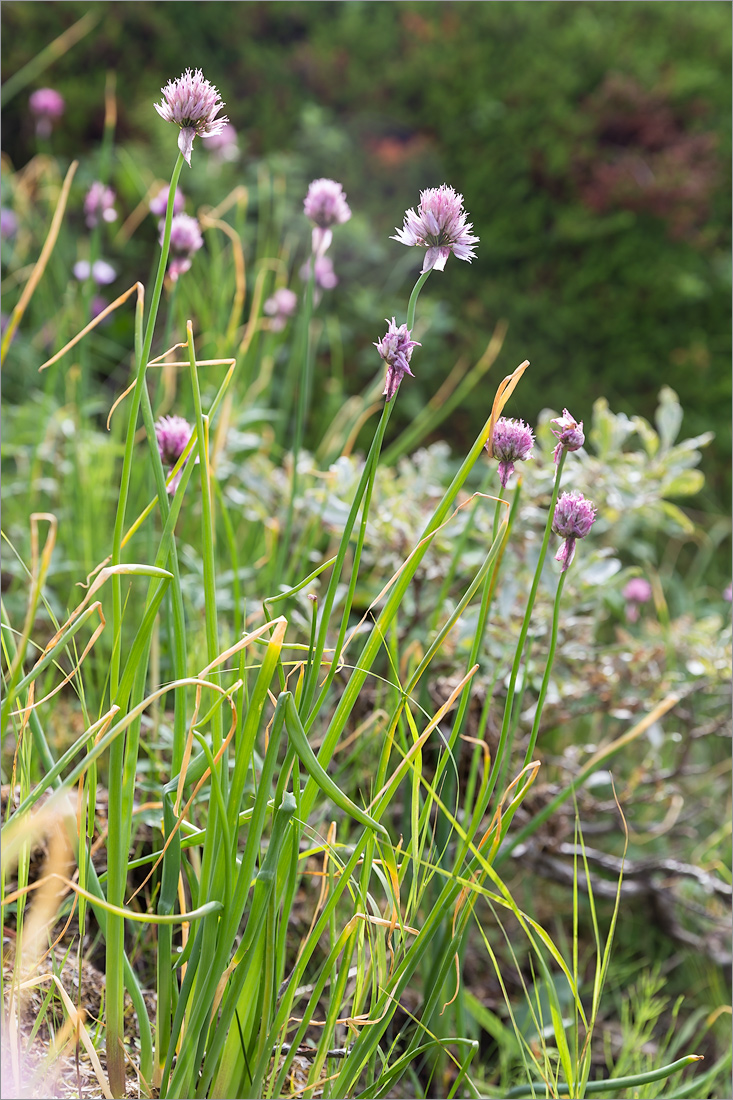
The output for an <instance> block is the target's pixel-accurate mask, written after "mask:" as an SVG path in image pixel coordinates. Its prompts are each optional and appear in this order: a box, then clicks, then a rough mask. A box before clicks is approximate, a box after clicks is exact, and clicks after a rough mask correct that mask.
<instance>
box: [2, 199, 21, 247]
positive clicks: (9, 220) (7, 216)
mask: <svg viewBox="0 0 733 1100" xmlns="http://www.w3.org/2000/svg"><path fill="white" fill-rule="evenodd" d="M17 232H18V219H17V217H16V216H15V213H14V212H13V211H12V210H11V209H10V207H9V206H3V207H0V237H2V239H3V240H4V241H5V240H8V239H9V238H10V237H14V236H15V234H16V233H17Z"/></svg>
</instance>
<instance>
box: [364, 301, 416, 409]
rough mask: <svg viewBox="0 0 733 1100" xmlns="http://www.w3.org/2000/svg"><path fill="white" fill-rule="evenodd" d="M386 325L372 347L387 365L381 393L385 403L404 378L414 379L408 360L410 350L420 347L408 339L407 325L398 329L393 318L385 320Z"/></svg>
mask: <svg viewBox="0 0 733 1100" xmlns="http://www.w3.org/2000/svg"><path fill="white" fill-rule="evenodd" d="M387 324H388V326H389V327H388V329H387V331H386V332H385V334H384V336H383V337H382V339H381V340H380V341H379V343H378V344H375V345H374V346H375V348H376V349H377V351H378V352H379V354H380V355H381V357H382V359H384V361H385V363H386V364H387V382H386V385H385V387H384V390H383V391H382V392H383V396H384V397H386V398H387V401H391V400H392V398H393V397H394V395H395V394H396V393H397V390H398V389H399V385H400V382H401V381H402V379H403V378H404V376H405V375H406V374H409V376H410V378H414V377H415V375H414V374H413V373H412V371H411V370H410V359H411V358H412V349H413V348H419V347H420V346H421V345H420V343H419V341H417V340H411V339H410V333H409V331H408V329H407V325H400V326H399V328H398V327H397V324H396V322H395V319H394V317H393V318H392V320H391V321H390V320H389V318H387Z"/></svg>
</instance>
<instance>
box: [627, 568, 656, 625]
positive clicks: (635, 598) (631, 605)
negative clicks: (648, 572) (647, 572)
mask: <svg viewBox="0 0 733 1100" xmlns="http://www.w3.org/2000/svg"><path fill="white" fill-rule="evenodd" d="M621 595H622V596H623V598H624V599H625V600H626V618H627V619H628V620H629V622H630V623H635V622H636V620H637V619H638V618H639V604H642V603H648V602H649V600H650V599H651V598H652V586H651V585H650V584H649V581H647V580H645V579H644V578H643V577H632V579H631V580H630V581H629V582H628V584H626V585H624V588H623V589H622V591H621Z"/></svg>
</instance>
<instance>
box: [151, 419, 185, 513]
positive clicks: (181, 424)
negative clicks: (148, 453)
mask: <svg viewBox="0 0 733 1100" xmlns="http://www.w3.org/2000/svg"><path fill="white" fill-rule="evenodd" d="M192 431H193V428H192V427H191V425H190V424H189V422H188V421H187V420H186V419H184V417H182V416H161V417H160V418H159V419H158V420H156V422H155V438H156V440H157V442H158V451H159V452H160V460H161V462H162V463H163V465H164V466H167V467H168V469H169V472H170V470H172V469H173V467H174V466H175V464H176V462H178V459H179V458H180V457H181V455H182V454H183V452H184V450H185V449H186V445H187V443H188V441H189V439H190V438H191V432H192ZM187 461H188V460H187ZM182 473H183V468H181V469H180V470H179V471H178V474H177V476H176V477H175V478H174V479H173V481H172V482H171V484H170V485H169V486H168V492H169V493H171V494H172V493H175V491H176V488H177V487H178V482H179V481H180V480H181V474H182Z"/></svg>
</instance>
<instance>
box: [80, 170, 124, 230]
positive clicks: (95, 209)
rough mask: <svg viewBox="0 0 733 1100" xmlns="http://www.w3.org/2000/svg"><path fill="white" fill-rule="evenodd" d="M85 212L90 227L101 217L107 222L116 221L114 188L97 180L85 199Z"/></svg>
mask: <svg viewBox="0 0 733 1100" xmlns="http://www.w3.org/2000/svg"><path fill="white" fill-rule="evenodd" d="M84 214H85V216H86V222H87V225H88V226H89V228H90V229H93V228H94V226H95V225H97V223H98V222H99V219H100V218H101V219H102V221H105V222H113V221H116V220H117V211H116V210H115V193H114V191H113V190H112V188H111V187H105V186H104V184H103V183H100V182H99V180H95V181H94V183H93V184H92V186H91V187H90V188H89V190H88V191H87V196H86V198H85V199H84Z"/></svg>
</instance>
